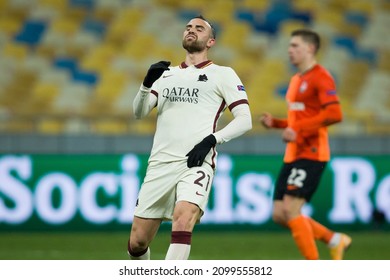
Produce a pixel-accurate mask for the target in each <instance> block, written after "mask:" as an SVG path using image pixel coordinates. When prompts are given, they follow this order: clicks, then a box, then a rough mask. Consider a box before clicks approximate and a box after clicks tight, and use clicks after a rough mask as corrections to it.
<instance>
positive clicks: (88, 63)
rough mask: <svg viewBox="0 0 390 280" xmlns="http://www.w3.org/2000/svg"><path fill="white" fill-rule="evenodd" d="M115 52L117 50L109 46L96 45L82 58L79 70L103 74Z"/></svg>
mask: <svg viewBox="0 0 390 280" xmlns="http://www.w3.org/2000/svg"><path fill="white" fill-rule="evenodd" d="M117 52H118V50H117V49H116V48H115V46H113V45H111V44H102V45H98V46H96V47H95V48H93V49H92V50H91V51H90V52H88V53H87V54H86V55H85V56H84V57H83V58H82V60H81V62H80V68H82V69H84V70H90V71H96V72H98V73H100V72H104V71H105V70H106V69H107V67H108V66H109V65H110V64H111V62H112V60H113V58H114V57H115V55H116V54H117Z"/></svg>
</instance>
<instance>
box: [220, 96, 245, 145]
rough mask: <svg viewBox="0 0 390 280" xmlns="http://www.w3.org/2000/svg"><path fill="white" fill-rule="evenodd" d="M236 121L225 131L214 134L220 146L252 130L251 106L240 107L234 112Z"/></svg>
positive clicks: (226, 127)
mask: <svg viewBox="0 0 390 280" xmlns="http://www.w3.org/2000/svg"><path fill="white" fill-rule="evenodd" d="M232 114H233V116H234V119H233V120H232V121H231V122H230V123H229V124H228V125H226V126H225V127H224V128H223V129H221V130H219V131H217V132H215V133H214V136H215V138H216V140H217V143H218V144H222V143H224V142H228V141H230V140H231V139H234V138H236V137H238V136H241V135H242V134H244V133H245V132H247V131H249V130H250V129H252V117H251V113H250V110H249V106H248V105H246V104H242V105H239V106H237V107H235V108H234V109H233V110H232Z"/></svg>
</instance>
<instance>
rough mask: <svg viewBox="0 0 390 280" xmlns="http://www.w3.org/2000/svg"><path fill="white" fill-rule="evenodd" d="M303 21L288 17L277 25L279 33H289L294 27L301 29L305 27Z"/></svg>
mask: <svg viewBox="0 0 390 280" xmlns="http://www.w3.org/2000/svg"><path fill="white" fill-rule="evenodd" d="M305 27H306V26H305V24H304V22H302V21H300V20H293V19H288V20H285V21H282V22H281V24H280V26H279V29H280V31H279V34H285V35H290V34H291V32H292V31H294V30H296V29H302V28H305Z"/></svg>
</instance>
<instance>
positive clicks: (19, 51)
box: [3, 42, 29, 61]
mask: <svg viewBox="0 0 390 280" xmlns="http://www.w3.org/2000/svg"><path fill="white" fill-rule="evenodd" d="M28 51H29V50H28V46H26V45H23V44H19V43H12V42H8V43H6V45H5V46H4V47H3V55H4V56H7V57H12V58H15V59H17V60H19V61H23V60H24V59H25V58H26V57H27V55H28Z"/></svg>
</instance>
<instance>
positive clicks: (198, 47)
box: [182, 38, 206, 53]
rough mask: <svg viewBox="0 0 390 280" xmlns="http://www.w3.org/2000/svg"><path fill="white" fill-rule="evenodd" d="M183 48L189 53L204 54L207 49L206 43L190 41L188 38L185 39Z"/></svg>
mask: <svg viewBox="0 0 390 280" xmlns="http://www.w3.org/2000/svg"><path fill="white" fill-rule="evenodd" d="M182 45H183V48H184V49H185V50H186V51H187V52H189V53H196V52H202V51H203V50H205V49H206V45H205V44H204V42H200V41H198V40H194V41H189V40H186V38H184V39H183V43H182Z"/></svg>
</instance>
